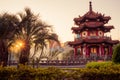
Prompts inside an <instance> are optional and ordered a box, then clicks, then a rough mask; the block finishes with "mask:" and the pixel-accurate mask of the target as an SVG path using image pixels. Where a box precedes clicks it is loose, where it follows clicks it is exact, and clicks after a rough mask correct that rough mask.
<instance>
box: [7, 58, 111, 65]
mask: <svg viewBox="0 0 120 80" xmlns="http://www.w3.org/2000/svg"><path fill="white" fill-rule="evenodd" d="M108 60H111V56H101V57H100V56H89V57H88V58H82V57H79V58H76V59H67V60H40V61H39V62H38V61H29V63H28V65H32V66H33V65H44V66H71V65H72V66H75V65H85V64H86V63H87V62H91V61H108ZM18 64H19V62H18V61H15V60H14V61H12V60H11V61H8V65H9V66H10V65H13V66H16V65H18Z"/></svg>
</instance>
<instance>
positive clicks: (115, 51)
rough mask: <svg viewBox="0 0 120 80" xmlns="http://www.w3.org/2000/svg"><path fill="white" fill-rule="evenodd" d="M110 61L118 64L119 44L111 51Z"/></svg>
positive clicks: (119, 61) (119, 57)
mask: <svg viewBox="0 0 120 80" xmlns="http://www.w3.org/2000/svg"><path fill="white" fill-rule="evenodd" d="M112 61H113V62H115V63H120V44H118V45H116V46H115V48H114V51H113V56H112Z"/></svg>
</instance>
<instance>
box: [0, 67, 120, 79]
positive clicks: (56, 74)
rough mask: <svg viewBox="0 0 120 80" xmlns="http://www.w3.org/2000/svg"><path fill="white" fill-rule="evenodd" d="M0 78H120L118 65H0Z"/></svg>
mask: <svg viewBox="0 0 120 80" xmlns="http://www.w3.org/2000/svg"><path fill="white" fill-rule="evenodd" d="M0 80H120V65H114V66H108V67H100V68H99V69H98V68H76V69H72V68H69V69H67V68H65V69H63V68H56V67H48V68H32V67H29V66H23V65H22V66H19V67H18V68H16V67H0Z"/></svg>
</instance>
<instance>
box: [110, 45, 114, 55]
mask: <svg viewBox="0 0 120 80" xmlns="http://www.w3.org/2000/svg"><path fill="white" fill-rule="evenodd" d="M112 52H113V50H112V46H111V45H110V46H109V53H110V56H112Z"/></svg>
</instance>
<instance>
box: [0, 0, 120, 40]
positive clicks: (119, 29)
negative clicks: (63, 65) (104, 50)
mask: <svg viewBox="0 0 120 80" xmlns="http://www.w3.org/2000/svg"><path fill="white" fill-rule="evenodd" d="M89 1H92V7H93V11H94V12H98V13H102V14H105V15H106V16H110V17H111V20H110V21H109V23H108V24H107V25H113V26H114V27H115V29H113V30H111V32H110V33H108V36H110V35H111V37H112V39H117V40H120V36H119V35H120V0H0V14H1V13H4V12H9V13H13V14H16V13H18V12H22V11H24V8H26V7H29V8H30V9H31V10H32V12H34V14H39V16H40V18H41V19H42V20H43V21H45V22H46V23H48V24H50V25H52V26H53V29H54V31H55V33H57V34H58V36H59V39H60V41H61V42H66V41H73V40H74V36H73V34H72V30H71V27H73V26H75V25H74V21H73V19H74V18H76V17H78V16H79V15H81V16H82V15H84V14H85V13H86V12H88V10H89Z"/></svg>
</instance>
